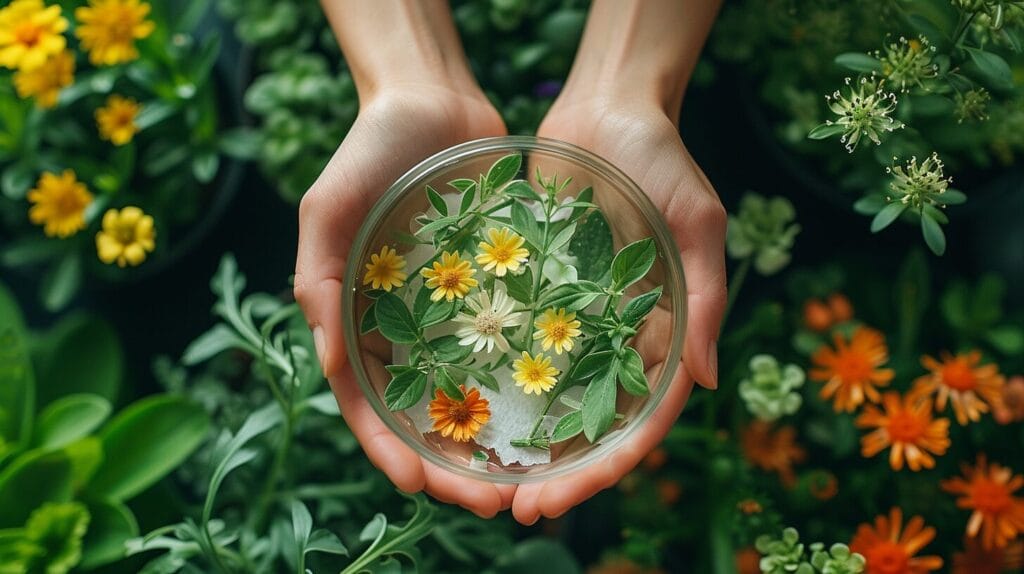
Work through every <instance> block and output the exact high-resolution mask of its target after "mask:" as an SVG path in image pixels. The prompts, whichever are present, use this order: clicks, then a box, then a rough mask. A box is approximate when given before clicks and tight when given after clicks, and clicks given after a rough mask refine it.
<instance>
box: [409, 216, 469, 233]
mask: <svg viewBox="0 0 1024 574" xmlns="http://www.w3.org/2000/svg"><path fill="white" fill-rule="evenodd" d="M458 222H459V216H457V215H449V216H447V217H439V218H437V219H435V220H434V221H431V222H430V223H428V224H426V225H424V226H423V227H421V228H419V229H417V230H416V235H430V234H432V233H435V232H437V231H440V230H442V229H444V228H445V227H450V226H452V225H455V224H457V223H458Z"/></svg>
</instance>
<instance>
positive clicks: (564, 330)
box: [533, 309, 581, 355]
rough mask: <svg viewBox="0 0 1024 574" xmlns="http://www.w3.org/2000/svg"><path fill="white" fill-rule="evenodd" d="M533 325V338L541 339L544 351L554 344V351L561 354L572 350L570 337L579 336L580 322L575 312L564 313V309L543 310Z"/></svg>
mask: <svg viewBox="0 0 1024 574" xmlns="http://www.w3.org/2000/svg"><path fill="white" fill-rule="evenodd" d="M533 326H534V327H536V328H537V331H536V332H534V334H533V338H534V340H538V339H543V341H542V342H541V346H542V347H543V348H544V350H545V351H547V350H548V349H550V348H551V346H552V345H554V346H555V353H557V354H559V355H561V354H562V351H565V352H569V351H571V350H572V338H573V337H579V336H580V333H581V331H580V322H579V321H577V320H576V313H566V312H565V309H559V310H558V312H555V310H554V309H548V310H547V311H544V314H542V315H541V316H540V317H538V318H537V320H536V321H534V322H533Z"/></svg>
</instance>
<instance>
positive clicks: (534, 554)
mask: <svg viewBox="0 0 1024 574" xmlns="http://www.w3.org/2000/svg"><path fill="white" fill-rule="evenodd" d="M523 572H558V574H581V573H582V572H583V569H582V568H580V566H579V564H578V563H577V562H576V559H575V558H574V557H573V555H572V553H571V552H569V550H567V549H566V547H565V545H563V544H560V543H558V542H556V541H554V540H551V539H549V538H540V537H538V538H532V539H529V540H524V541H522V542H520V543H518V544H516V545H515V546H514V547H513V548H512V549H511V551H508V552H505V553H503V554H501V555H500V556H498V557H497V558H495V560H494V574H521V573H523Z"/></svg>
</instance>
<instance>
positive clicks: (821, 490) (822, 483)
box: [807, 470, 839, 500]
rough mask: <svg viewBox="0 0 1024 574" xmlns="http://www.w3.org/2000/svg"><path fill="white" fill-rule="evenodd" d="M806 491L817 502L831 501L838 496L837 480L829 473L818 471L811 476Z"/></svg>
mask: <svg viewBox="0 0 1024 574" xmlns="http://www.w3.org/2000/svg"><path fill="white" fill-rule="evenodd" d="M807 490H808V491H809V492H810V493H811V496H813V497H814V498H817V499H818V500H831V499H833V498H835V496H836V495H837V494H839V480H838V479H837V478H836V475H834V474H832V473H831V472H829V471H827V470H820V471H817V472H814V473H812V474H811V477H810V481H809V482H808V484H807Z"/></svg>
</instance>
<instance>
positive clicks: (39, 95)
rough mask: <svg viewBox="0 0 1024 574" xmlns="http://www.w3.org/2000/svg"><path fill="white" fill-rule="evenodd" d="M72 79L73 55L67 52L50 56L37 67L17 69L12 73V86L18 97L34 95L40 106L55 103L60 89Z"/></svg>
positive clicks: (73, 72)
mask: <svg viewBox="0 0 1024 574" xmlns="http://www.w3.org/2000/svg"><path fill="white" fill-rule="evenodd" d="M74 81H75V57H74V56H72V55H71V54H70V53H68V52H61V53H59V54H56V55H54V56H52V57H51V58H50V59H48V60H46V62H45V63H43V65H42V66H40V67H38V68H34V69H31V70H19V71H18V72H17V73H15V74H14V88H15V89H16V90H17V91H18V97H19V98H32V97H34V98H35V99H36V105H37V106H39V107H40V108H52V107H53V106H55V105H57V97H58V96H60V91H61V89H62V88H65V87H67V86H70V85H71V83H72V82H74Z"/></svg>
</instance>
